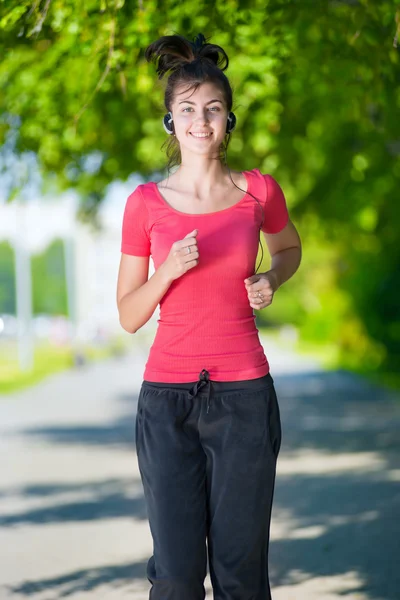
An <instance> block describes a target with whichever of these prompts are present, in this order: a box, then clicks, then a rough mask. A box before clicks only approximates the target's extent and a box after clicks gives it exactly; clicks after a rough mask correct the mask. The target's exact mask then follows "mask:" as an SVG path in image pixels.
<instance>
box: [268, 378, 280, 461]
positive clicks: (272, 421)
mask: <svg viewBox="0 0 400 600" xmlns="http://www.w3.org/2000/svg"><path fill="white" fill-rule="evenodd" d="M268 433H269V443H270V450H271V452H272V454H273V455H274V456H275V458H276V459H277V458H278V454H279V450H280V448H281V442H282V424H281V415H280V410H279V403H278V398H277V395H276V391H275V387H274V386H273V385H272V387H270V388H269V389H268Z"/></svg>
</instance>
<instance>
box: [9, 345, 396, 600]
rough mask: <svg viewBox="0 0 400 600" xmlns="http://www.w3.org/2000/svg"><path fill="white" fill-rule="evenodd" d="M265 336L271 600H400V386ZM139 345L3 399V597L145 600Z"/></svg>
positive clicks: (147, 545)
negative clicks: (273, 441)
mask: <svg viewBox="0 0 400 600" xmlns="http://www.w3.org/2000/svg"><path fill="white" fill-rule="evenodd" d="M261 339H262V343H263V345H264V349H265V352H266V354H267V356H268V359H269V362H270V365H271V374H272V375H273V378H274V381H275V388H276V390H277V395H278V400H279V405H280V410H281V420H282V428H283V438H282V446H281V451H280V455H279V459H278V468H277V479H276V486H275V496H274V505H273V511H272V524H271V544H270V554H269V563H270V580H271V585H272V590H273V599H274V600H314V599H315V600H333V599H335V600H337V599H339V598H341V599H342V598H343V597H345V598H346V599H348V600H372V599H373V600H399V599H400V569H399V566H398V565H399V556H400V518H399V517H400V514H399V513H400V511H399V506H400V484H399V482H400V437H399V431H400V398H399V395H398V394H396V393H394V392H389V391H387V390H386V391H385V390H383V389H381V388H379V387H378V386H372V385H370V384H368V383H367V382H366V381H365V380H363V379H362V378H360V377H356V376H354V375H351V374H349V373H346V372H344V371H340V372H325V371H324V370H323V369H322V368H321V367H320V366H319V365H318V362H317V361H315V360H311V359H308V358H307V359H305V358H302V357H300V356H298V355H296V354H295V353H293V352H291V351H289V350H287V349H285V350H284V349H282V347H279V346H278V345H277V344H276V343H274V342H273V341H272V340H271V339H269V338H268V337H264V336H261ZM147 352H148V347H147V346H146V343H144V342H143V339H142V340H141V341H140V342H139V339H137V340H135V339H134V338H132V352H130V353H129V354H127V355H125V356H123V357H121V358H113V359H110V360H107V361H104V362H101V363H97V364H91V365H87V366H84V367H81V368H79V369H74V370H71V371H68V372H64V373H61V374H58V375H54V376H52V377H49V378H48V379H47V380H45V381H43V382H42V383H40V384H38V385H37V386H35V387H32V388H30V389H27V390H24V391H21V392H18V393H14V394H12V395H8V396H0V435H1V437H0V473H1V475H0V539H1V544H0V599H1V600H9V599H13V600H18V599H25V600H26V599H28V598H29V599H32V600H56V599H61V598H68V599H71V600H77V599H79V600H80V599H82V600H93V599H94V598H96V600H99V599H107V600H116V599H120V598H121V599H123V598H130V599H131V600H147V599H148V590H149V584H148V581H147V579H146V577H145V567H146V562H147V559H148V557H149V556H150V554H151V547H152V544H151V536H150V531H149V527H148V521H147V518H146V507H145V504H144V501H143V494H142V486H141V481H140V477H139V472H138V468H137V462H136V455H135V446H134V425H135V413H136V404H137V395H138V391H139V386H140V383H141V379H142V375H143V371H144V365H145V361H146V357H147ZM206 587H207V590H208V595H207V598H208V599H211V598H212V592H211V587H210V582H209V579H208V578H207V580H206Z"/></svg>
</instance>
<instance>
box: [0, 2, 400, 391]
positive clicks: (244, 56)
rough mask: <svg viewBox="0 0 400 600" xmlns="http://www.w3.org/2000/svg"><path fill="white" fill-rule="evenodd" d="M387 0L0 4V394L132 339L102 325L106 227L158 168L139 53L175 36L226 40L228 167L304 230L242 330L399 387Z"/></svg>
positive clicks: (112, 320)
mask: <svg viewBox="0 0 400 600" xmlns="http://www.w3.org/2000/svg"><path fill="white" fill-rule="evenodd" d="M396 6H397V3H396V2H394V1H390V0H385V1H383V2H379V3H376V2H372V1H366V0H364V1H363V2H350V1H335V2H325V1H324V2H318V1H316V2H312V3H309V2H303V3H300V4H299V3H291V2H286V1H284V0H281V1H278V0H274V1H272V0H271V1H270V2H252V3H248V2H240V1H238V0H235V1H231V2H225V3H216V4H212V3H207V2H190V1H187V2H184V3H183V4H179V3H176V2H173V1H171V2H169V1H168V0H167V1H166V2H164V3H163V10H162V11H161V10H160V8H161V5H159V3H157V2H156V1H154V0H149V1H147V2H145V3H142V2H140V1H139V2H124V1H123V0H110V1H106V0H101V1H100V0H99V1H94V0H93V1H86V2H83V3H82V2H74V1H73V0H69V1H67V0H65V1H60V2H43V1H42V2H40V1H35V2H28V1H18V2H13V1H10V2H8V3H5V4H3V5H2V7H1V20H0V31H1V55H2V61H1V65H0V85H1V91H2V93H1V98H0V112H1V121H0V139H1V142H2V150H1V157H0V160H1V182H2V184H1V186H0V187H1V204H0V265H1V276H0V315H1V318H0V330H1V333H0V352H1V371H0V390H7V389H13V388H14V387H15V386H18V385H19V384H22V383H25V382H29V381H32V380H33V379H35V373H36V374H39V373H40V374H42V375H44V374H45V373H46V372H48V371H50V370H52V369H53V368H54V369H58V368H61V366H62V365H65V366H67V365H68V364H69V365H71V364H72V363H76V362H78V363H79V361H80V360H81V361H82V360H85V357H86V358H88V357H89V356H91V357H93V358H94V357H95V355H96V352H92V351H91V347H93V346H95V348H96V350H97V351H99V350H100V349H101V350H104V351H105V350H106V348H109V349H110V348H111V350H112V351H120V350H121V349H123V347H124V346H125V345H126V344H128V345H129V344H131V343H135V341H134V340H131V339H129V336H127V335H124V332H123V331H122V330H121V328H120V327H119V324H118V320H117V312H116V303H115V287H116V276H117V268H118V262H119V255H118V254H119V243H120V226H121V220H122V212H123V207H124V202H125V200H126V197H127V195H128V194H129V193H130V192H131V191H132V190H133V189H134V187H135V185H137V183H139V182H141V181H146V180H149V179H157V178H158V179H161V178H162V177H163V176H164V175H165V171H164V169H165V165H166V157H165V153H164V152H163V150H162V149H161V145H162V142H163V141H164V140H165V133H164V130H163V128H162V126H161V118H162V115H163V114H164V112H165V110H164V107H163V100H162V99H163V93H162V92H163V89H162V84H161V83H158V82H157V78H156V76H155V73H154V72H153V71H152V67H149V65H147V63H145V61H144V59H143V49H144V48H145V47H146V45H148V44H149V43H150V42H151V41H152V40H154V39H156V37H157V36H159V35H162V34H167V33H170V34H171V33H172V32H173V31H178V32H182V33H184V34H186V32H187V35H188V36H189V37H190V34H192V37H193V36H194V35H195V34H196V33H197V32H200V31H202V32H204V33H205V34H206V36H209V37H210V38H211V41H215V43H218V44H220V45H222V46H223V47H224V48H225V49H226V51H227V53H228V56H229V58H230V66H229V69H228V72H227V74H228V76H229V78H230V80H231V82H232V86H233V88H234V107H233V109H234V111H235V113H236V115H237V117H238V126H237V129H236V131H235V132H234V134H233V136H232V139H231V142H230V146H229V148H228V162H229V164H230V166H231V168H233V169H237V170H240V169H242V170H244V169H252V168H254V167H258V168H259V169H260V170H261V171H262V172H266V173H271V174H272V175H273V176H274V177H276V178H277V180H278V181H279V182H280V184H281V186H282V188H283V190H284V192H285V195H286V198H287V202H288V206H289V210H290V213H291V217H292V220H293V221H294V223H295V225H296V227H297V228H298V230H299V232H300V234H301V237H302V241H303V248H304V250H303V252H304V253H303V262H302V267H301V269H300V271H299V272H298V273H297V274H296V277H295V278H293V280H292V281H290V283H289V284H288V285H285V286H283V287H282V288H281V289H280V291H279V298H277V300H278V299H279V301H276V302H274V303H273V305H272V306H271V307H270V308H269V309H268V310H265V311H262V312H261V313H260V314H257V319H258V322H259V326H260V327H262V328H264V327H269V328H271V331H272V329H274V330H275V331H277V330H278V329H279V328H281V327H282V326H284V328H285V329H284V336H283V339H284V340H289V342H290V343H291V344H294V343H295V344H301V348H302V349H303V350H305V351H306V350H307V351H316V352H317V353H318V354H319V355H320V356H321V353H323V355H324V360H325V364H326V365H327V366H330V367H334V368H336V367H338V366H341V367H344V368H346V369H351V370H356V371H358V372H363V373H364V374H365V375H366V376H368V377H374V376H375V377H378V378H379V380H380V381H384V382H385V383H388V384H389V385H397V386H398V385H399V379H398V378H397V371H398V367H399V365H400V308H399V300H398V291H397V289H396V282H397V283H398V274H399V268H400V243H399V235H400V233H399V231H400V229H399V223H400V218H399V217H400V208H399V203H398V198H399V182H400V142H399V128H400V119H399V109H400V86H399V77H398V73H399V66H400V65H399V47H398V29H399V12H398V10H397V9H396ZM166 14H168V22H166V20H165V15H166ZM265 256H266V258H265V263H264V265H263V267H265V269H267V268H268V253H267V252H265ZM18 340H19V346H18ZM72 347H73V348H74V352H72ZM49 357H51V359H50V358H49ZM43 364H45V365H46V367H44V366H43ZM28 371H30V373H31V374H30V375H29V376H28Z"/></svg>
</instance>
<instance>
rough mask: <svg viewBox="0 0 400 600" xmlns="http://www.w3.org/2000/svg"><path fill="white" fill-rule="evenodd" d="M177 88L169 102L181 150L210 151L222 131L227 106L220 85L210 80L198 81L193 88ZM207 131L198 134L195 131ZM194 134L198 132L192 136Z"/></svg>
mask: <svg viewBox="0 0 400 600" xmlns="http://www.w3.org/2000/svg"><path fill="white" fill-rule="evenodd" d="M185 88H187V85H183V86H181V87H179V88H178V93H176V94H175V98H174V102H173V104H172V116H173V119H174V127H175V135H176V138H177V140H178V142H179V144H180V147H181V152H184V151H185V150H187V151H190V152H193V153H195V154H206V155H211V154H212V155H213V156H215V153H216V152H217V153H218V151H219V148H220V145H221V143H222V142H223V141H224V138H225V135H226V123H227V118H228V110H227V107H226V104H225V100H224V96H223V93H222V91H221V89H220V88H219V87H218V86H216V85H215V84H214V83H209V82H207V83H202V84H201V85H200V86H199V87H198V88H197V90H196V91H194V92H193V90H190V91H189V92H185ZM202 133H203V134H208V135H207V136H205V137H204V136H200V135H199V134H202ZM196 134H198V135H197V136H196Z"/></svg>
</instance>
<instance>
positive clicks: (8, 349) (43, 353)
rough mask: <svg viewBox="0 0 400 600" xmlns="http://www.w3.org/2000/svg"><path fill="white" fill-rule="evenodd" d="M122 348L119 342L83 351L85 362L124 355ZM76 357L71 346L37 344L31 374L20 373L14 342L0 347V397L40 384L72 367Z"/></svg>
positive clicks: (87, 346)
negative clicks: (118, 354)
mask: <svg viewBox="0 0 400 600" xmlns="http://www.w3.org/2000/svg"><path fill="white" fill-rule="evenodd" d="M123 351H124V345H123V342H121V341H120V340H119V339H115V340H112V341H111V342H110V343H109V344H106V345H100V346H94V345H86V346H84V347H82V350H81V352H82V355H83V358H84V360H85V361H88V362H92V361H95V360H103V359H105V358H109V357H110V356H114V355H115V354H116V353H117V352H123ZM75 363H76V358H75V354H74V351H73V348H72V347H71V346H55V345H52V344H50V343H48V342H41V343H38V344H36V347H35V351H34V366H33V369H32V370H31V371H27V372H22V371H21V370H20V366H19V363H18V355H17V346H16V343H15V342H5V343H3V344H2V345H1V346H0V394H9V393H12V392H16V391H18V390H21V389H24V388H27V387H29V386H31V385H35V384H36V383H39V382H40V381H42V380H43V379H44V378H46V377H48V376H49V375H53V374H54V373H58V372H61V371H65V370H67V369H71V368H73V367H74V365H75Z"/></svg>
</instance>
